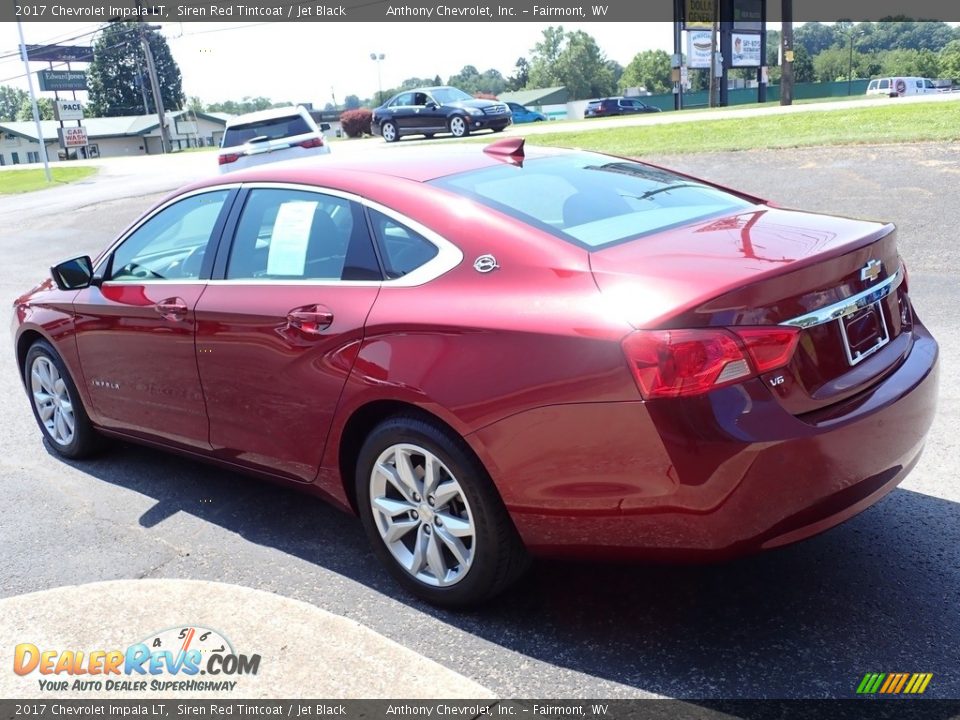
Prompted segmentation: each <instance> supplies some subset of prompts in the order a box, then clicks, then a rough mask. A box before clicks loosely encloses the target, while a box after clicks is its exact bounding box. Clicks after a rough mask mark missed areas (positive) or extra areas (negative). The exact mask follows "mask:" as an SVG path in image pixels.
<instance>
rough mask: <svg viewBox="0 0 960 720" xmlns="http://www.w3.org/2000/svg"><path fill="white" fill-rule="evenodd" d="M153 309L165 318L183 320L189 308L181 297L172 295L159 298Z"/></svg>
mask: <svg viewBox="0 0 960 720" xmlns="http://www.w3.org/2000/svg"><path fill="white" fill-rule="evenodd" d="M154 309H155V310H156V311H157V312H158V313H160V315H162V316H163V317H164V318H166V319H167V320H183V318H185V317H186V316H187V311H188V310H189V309H190V308H188V307H187V304H186V303H185V302H184V301H183V299H182V298H178V297H173V298H167V299H166V300H161V301H160V302H158V303H157V304H156V305H154Z"/></svg>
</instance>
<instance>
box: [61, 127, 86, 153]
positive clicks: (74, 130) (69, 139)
mask: <svg viewBox="0 0 960 720" xmlns="http://www.w3.org/2000/svg"><path fill="white" fill-rule="evenodd" d="M59 132H60V144H61V145H62V146H63V147H65V148H72V147H83V146H84V145H86V144H87V129H86V128H85V127H65V128H60V131H59Z"/></svg>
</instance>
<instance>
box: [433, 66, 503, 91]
mask: <svg viewBox="0 0 960 720" xmlns="http://www.w3.org/2000/svg"><path fill="white" fill-rule="evenodd" d="M447 84H448V85H453V87H456V88H460V89H461V90H463V91H464V92H466V93H470V94H471V95H474V94H476V93H487V94H492V95H499V94H500V93H502V92H503V91H504V90H506V89H507V81H506V79H505V78H504V77H503V75H501V74H500V71H499V70H494V69H492V68H491V69H490V70H487V71H486V72H483V73H481V72H480V71H479V70H477V68H475V67H474V66H473V65H464V67H463V69H462V70H461V71H460V72H458V73H457V74H456V75H451V76H450V78H449V80H447Z"/></svg>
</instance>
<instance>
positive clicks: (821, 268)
mask: <svg viewBox="0 0 960 720" xmlns="http://www.w3.org/2000/svg"><path fill="white" fill-rule="evenodd" d="M893 230H894V228H893V226H892V225H884V224H882V223H874V222H865V221H861V220H850V219H847V218H840V217H833V216H826V215H815V214H811V213H804V212H798V211H793V210H782V209H778V208H771V207H768V206H760V207H758V208H757V209H755V210H750V211H748V212H743V213H738V214H735V215H729V216H726V217H722V218H719V219H716V218H715V219H712V220H709V221H706V222H702V223H697V224H695V225H688V226H685V227H682V228H677V229H673V230H669V231H666V232H661V233H657V234H655V235H649V236H646V237H641V238H638V239H636V240H632V241H628V242H624V243H622V244H619V245H614V246H612V247H609V248H606V249H604V250H600V251H597V252H593V253H591V254H590V263H591V267H592V269H593V274H594V277H595V278H596V282H597V285H598V287H599V288H600V290H601V292H602V293H603V295H604V297H605V299H606V300H608V301H613V303H614V305H615V307H616V308H617V310H618V311H619V312H621V313H625V315H626V319H627V320H628V322H630V323H631V324H632V325H633V326H634V327H655V326H656V325H657V324H658V323H662V322H663V321H665V320H667V319H669V318H674V317H676V316H678V315H681V314H683V313H684V312H685V311H688V310H691V309H693V308H698V307H700V306H701V305H703V304H704V303H707V302H708V301H710V300H713V299H715V298H718V297H719V296H721V295H728V294H729V293H731V292H733V291H736V290H738V289H740V288H745V286H747V285H749V286H751V290H750V292H749V293H747V292H746V290H745V292H744V293H742V295H745V296H746V295H749V296H750V297H749V299H747V297H743V298H740V299H741V300H743V301H745V302H747V303H750V302H753V303H758V302H764V303H769V302H771V301H774V300H777V299H782V298H784V297H789V296H794V297H796V296H797V295H799V294H804V293H809V292H810V291H811V290H814V289H816V288H820V287H827V286H829V285H830V283H831V282H832V281H836V282H840V280H841V278H843V277H844V276H845V275H848V274H849V273H850V272H851V270H852V268H851V267H849V266H850V265H851V263H857V262H860V260H859V254H861V253H853V255H851V253H852V252H853V251H855V250H857V249H859V248H864V247H866V246H869V245H871V244H873V243H874V242H876V241H877V240H879V239H880V238H883V237H885V236H888V235H889V236H891V238H890V240H891V241H890V242H889V243H884V247H883V248H882V249H880V248H876V249H875V250H877V251H878V253H875V254H879V255H880V256H881V259H883V260H884V262H885V263H887V267H888V268H889V269H890V271H891V272H892V271H893V270H894V269H895V268H896V267H897V265H896V262H897V260H896V248H895V244H894V243H893V242H892V240H893V238H892V233H893ZM854 255H856V257H854ZM840 256H848V257H847V259H846V260H836V261H834V260H833V259H835V258H840ZM803 269H806V271H804V272H796V271H801V270H803ZM780 276H783V277H782V278H781V277H780ZM834 276H835V277H834ZM764 281H767V282H764ZM758 288H759V289H761V291H760V292H758ZM738 295H741V293H734V296H738ZM728 297H731V296H728ZM780 319H782V318H780ZM769 320H771V321H779V319H778V318H769ZM698 324H699V323H698Z"/></svg>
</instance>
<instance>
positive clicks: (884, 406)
mask: <svg viewBox="0 0 960 720" xmlns="http://www.w3.org/2000/svg"><path fill="white" fill-rule="evenodd" d="M414 153H415V154H409V153H407V154H405V153H404V152H403V151H402V150H400V151H397V152H395V153H389V154H388V155H389V157H387V156H386V154H383V153H369V154H368V155H369V156H368V157H363V158H360V157H356V158H351V159H347V158H344V159H341V158H325V159H324V160H323V162H301V163H296V164H293V165H289V164H288V165H281V164H277V165H273V166H265V167H263V168H259V169H252V170H245V171H239V172H237V173H233V174H231V175H229V176H225V177H221V178H217V179H211V180H207V181H204V182H201V183H199V184H196V185H193V186H191V187H188V188H186V189H184V190H181V191H180V192H177V193H176V194H174V195H172V196H171V197H169V198H167V199H166V200H164V201H163V202H162V203H160V204H159V205H158V206H156V207H154V208H153V209H152V210H150V211H149V212H147V213H146V214H145V215H144V216H143V217H142V218H141V219H140V220H138V221H137V222H136V223H134V224H133V225H132V226H131V227H130V228H129V229H127V230H126V231H125V232H124V233H123V234H122V235H121V236H120V237H119V238H118V239H117V240H116V242H114V243H113V244H112V245H111V246H110V247H108V248H107V249H106V250H104V251H103V252H102V253H101V254H100V255H99V256H98V257H97V258H96V259H95V260H91V259H90V258H89V257H82V258H77V259H74V260H70V261H67V262H64V263H62V264H60V265H57V266H56V267H54V268H52V275H53V277H52V279H49V280H46V281H44V282H43V283H41V284H40V285H39V286H38V287H36V288H34V289H33V290H31V291H29V292H28V293H26V294H25V295H23V296H22V297H20V298H19V299H17V300H16V302H15V305H14V310H15V334H16V343H15V346H16V352H17V363H18V366H19V367H20V369H21V372H22V377H23V382H24V384H25V387H26V391H27V395H28V397H29V399H30V403H31V405H32V408H33V412H34V414H35V416H36V419H37V422H38V424H39V426H40V431H41V433H42V434H43V437H44V438H45V440H46V442H47V443H48V444H49V446H50V447H51V448H53V450H55V451H56V452H58V453H59V454H61V455H63V456H65V457H70V458H79V457H82V456H86V455H88V454H90V453H91V452H93V451H94V450H96V449H98V448H99V447H100V446H101V441H102V440H103V438H105V437H108V436H110V437H121V438H126V439H130V440H134V441H139V442H144V443H150V444H152V445H158V446H162V447H165V448H169V449H171V450H174V451H177V452H180V453H185V454H188V455H194V456H202V457H204V458H208V459H213V460H215V461H218V462H219V463H221V464H223V465H225V466H227V467H231V468H236V469H237V470H242V471H246V472H251V473H255V474H258V475H260V476H263V477H266V478H269V479H272V480H276V481H281V482H285V483H288V484H290V485H293V486H297V487H301V488H303V489H304V490H307V491H309V492H312V493H315V494H317V495H320V496H322V497H324V498H326V499H328V500H330V501H331V502H333V503H335V504H336V505H338V506H340V507H341V508H343V509H346V510H349V511H352V512H355V513H356V514H358V515H359V516H360V518H361V520H362V522H363V525H364V527H365V529H366V532H367V534H368V535H369V537H370V541H371V542H372V544H373V547H374V549H375V551H376V554H377V555H378V556H379V557H380V559H381V560H382V561H383V562H384V563H385V564H386V566H387V567H388V568H389V570H390V571H391V572H392V573H393V575H395V576H396V578H397V579H398V580H399V581H400V582H401V583H402V584H403V585H404V586H405V587H406V588H408V589H409V590H410V591H412V592H414V593H416V594H418V595H420V596H421V597H423V598H426V599H427V600H429V601H432V602H435V603H441V604H447V605H463V604H467V603H476V602H480V601H483V600H484V599H486V598H489V597H491V596H492V595H494V594H495V593H497V592H499V591H501V590H502V589H503V588H504V587H506V586H507V585H508V584H509V583H510V582H511V581H513V580H514V579H516V578H517V577H518V575H519V574H520V573H521V572H522V571H523V569H524V568H525V566H526V564H527V557H528V555H538V554H540V555H544V554H549V555H576V554H579V555H588V556H590V557H598V556H601V555H603V556H617V557H623V556H636V557H643V558H660V559H667V560H670V559H675V560H683V561H689V560H693V561H699V560H704V559H709V558H718V557H719V558H725V557H732V556H735V555H739V554H743V553H747V552H752V551H756V550H760V549H766V548H774V547H777V546H781V545H784V544H786V543H791V542H794V541H797V540H800V539H802V538H806V537H808V536H811V535H813V534H815V533H818V532H821V531H823V530H826V529H827V528H830V527H832V526H834V525H836V524H838V523H840V522H842V521H844V520H846V519H847V518H850V517H851V516H853V515H854V514H856V513H858V512H860V511H861V510H863V509H864V508H866V507H868V506H869V505H871V504H873V503H875V502H876V501H877V500H879V499H880V498H881V497H883V496H884V495H885V494H886V493H888V492H889V491H890V490H891V489H893V488H894V487H895V486H896V485H897V484H898V483H900V482H901V481H902V480H903V478H904V477H905V476H906V474H907V473H908V472H910V469H911V468H912V467H913V465H914V463H915V462H916V461H917V458H918V456H919V454H920V451H921V448H922V446H923V443H924V438H925V436H926V434H927V430H928V428H929V426H930V423H931V419H932V417H933V413H934V404H935V398H936V383H937V343H936V342H935V341H934V339H933V338H932V337H931V336H930V334H929V332H928V331H927V330H926V328H925V327H924V326H923V324H922V323H921V322H920V319H919V318H918V317H917V316H916V314H915V313H914V309H913V307H912V305H911V302H910V295H909V288H908V278H907V271H906V268H905V266H904V264H903V261H902V259H901V257H900V255H899V254H898V251H897V244H896V231H895V228H894V227H893V226H892V225H889V224H883V223H877V222H864V221H859V220H851V219H846V218H837V217H827V216H823V215H814V214H809V213H804V212H798V211H795V210H787V209H781V208H778V207H774V206H772V205H771V204H768V203H766V202H765V201H763V200H761V199H759V198H756V197H751V196H748V195H745V194H743V193H739V192H735V191H731V190H727V189H724V188H721V187H718V186H715V185H712V184H710V183H708V182H704V181H700V180H696V179H694V178H691V177H688V176H685V175H681V174H678V173H674V172H670V171H668V170H665V169H662V168H658V167H654V166H651V165H647V164H644V163H640V162H636V161H633V160H626V159H621V158H617V157H610V156H605V155H598V154H591V153H585V152H578V151H565V150H548V149H536V150H532V151H529V152H525V151H524V149H523V141H522V140H518V139H508V140H503V141H500V142H497V143H494V144H492V145H490V146H488V147H487V148H486V149H485V150H481V149H475V148H450V147H444V148H443V149H442V150H439V151H435V152H429V149H427V148H417V149H416V150H415V151H414ZM374 155H376V157H373V156H374ZM381 155H382V157H381ZM323 532H324V531H323V528H321V527H318V528H317V533H318V534H320V535H322V534H323Z"/></svg>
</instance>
